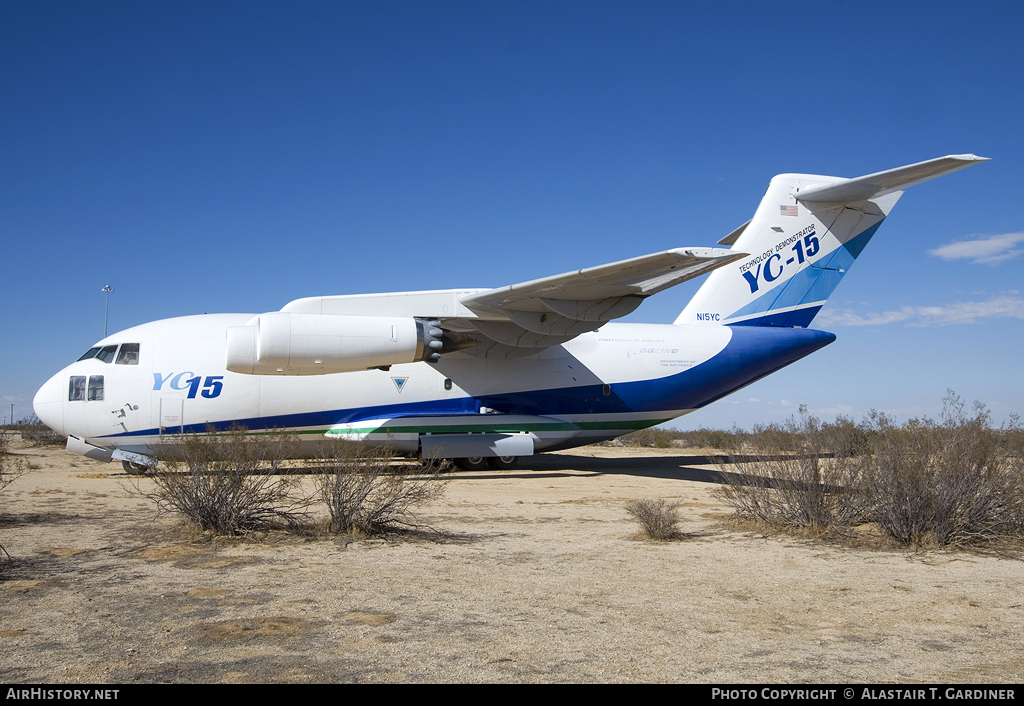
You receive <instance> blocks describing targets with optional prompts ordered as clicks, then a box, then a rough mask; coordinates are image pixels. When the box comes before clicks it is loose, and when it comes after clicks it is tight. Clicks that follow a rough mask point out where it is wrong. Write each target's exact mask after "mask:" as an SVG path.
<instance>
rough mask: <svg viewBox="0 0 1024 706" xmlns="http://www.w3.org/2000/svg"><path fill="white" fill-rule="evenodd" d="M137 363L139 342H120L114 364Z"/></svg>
mask: <svg viewBox="0 0 1024 706" xmlns="http://www.w3.org/2000/svg"><path fill="white" fill-rule="evenodd" d="M138 364H139V344H138V343H122V344H121V350H119V351H118V352H117V360H116V361H115V365H138Z"/></svg>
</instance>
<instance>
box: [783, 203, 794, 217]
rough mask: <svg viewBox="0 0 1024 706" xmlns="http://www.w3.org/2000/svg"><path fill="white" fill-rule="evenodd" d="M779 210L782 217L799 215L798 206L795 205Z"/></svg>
mask: <svg viewBox="0 0 1024 706" xmlns="http://www.w3.org/2000/svg"><path fill="white" fill-rule="evenodd" d="M779 210H780V213H779V215H781V216H796V215H798V214H797V206H796V204H793V205H792V206H779Z"/></svg>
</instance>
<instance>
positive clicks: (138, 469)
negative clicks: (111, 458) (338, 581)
mask: <svg viewBox="0 0 1024 706" xmlns="http://www.w3.org/2000/svg"><path fill="white" fill-rule="evenodd" d="M121 468H123V469H124V472H125V473H127V474H128V475H130V476H144V475H146V473H148V472H149V471H150V470H152V469H151V468H150V467H149V466H144V465H143V464H141V463H132V462H131V461H121Z"/></svg>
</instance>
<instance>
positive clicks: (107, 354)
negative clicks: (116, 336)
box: [96, 343, 117, 363]
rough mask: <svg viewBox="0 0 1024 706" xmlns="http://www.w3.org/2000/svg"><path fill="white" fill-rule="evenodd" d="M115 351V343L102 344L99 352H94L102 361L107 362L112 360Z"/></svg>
mask: <svg viewBox="0 0 1024 706" xmlns="http://www.w3.org/2000/svg"><path fill="white" fill-rule="evenodd" d="M115 352H117V344H116V343H115V344H114V345H112V346H103V348H101V349H100V352H99V353H97V354H96V357H97V358H99V359H100V360H102V361H103V362H104V363H109V362H111V361H112V360H114V353H115Z"/></svg>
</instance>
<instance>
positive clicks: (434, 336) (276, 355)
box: [226, 312, 442, 375]
mask: <svg viewBox="0 0 1024 706" xmlns="http://www.w3.org/2000/svg"><path fill="white" fill-rule="evenodd" d="M436 324H437V322H436V321H422V320H418V319H414V318H411V317H397V316H395V317H390V316H339V315H333V314H289V313H285V312H273V313H269V314H260V315H259V316H257V317H255V318H254V319H253V320H252V321H250V322H249V323H248V324H246V325H245V326H235V327H232V328H229V329H228V336H227V356H226V357H227V361H226V365H227V369H228V370H230V371H232V372H235V373H245V374H248V375H326V374H329V373H347V372H352V371H356V370H367V369H369V368H379V367H382V366H386V365H398V364H400V363H414V362H416V361H420V360H426V361H436V360H437V359H438V358H439V357H440V349H441V346H442V343H441V335H442V331H441V329H440V328H438V327H437V325H436Z"/></svg>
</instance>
